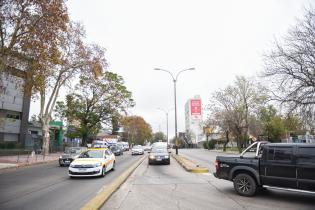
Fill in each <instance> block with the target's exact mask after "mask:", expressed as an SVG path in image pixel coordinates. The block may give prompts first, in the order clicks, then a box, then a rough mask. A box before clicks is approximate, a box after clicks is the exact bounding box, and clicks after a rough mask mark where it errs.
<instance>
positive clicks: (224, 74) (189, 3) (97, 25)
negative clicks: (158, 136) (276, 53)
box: [31, 0, 314, 136]
mask: <svg viewBox="0 0 315 210" xmlns="http://www.w3.org/2000/svg"><path fill="white" fill-rule="evenodd" d="M311 2H312V1H311V0H260V1H258V0H256V1H255V0H247V1H245V0H238V1H235V0H229V1H228V0H226V1H225V0H217V1H211V0H204V1H201V0H156V1H153V0H132V1H131V0H106V1H105V0H89V1H87V0H68V3H67V5H68V9H69V13H70V16H71V19H72V20H75V21H80V22H81V23H83V24H84V26H85V29H86V32H87V33H86V35H87V36H86V39H87V41H88V42H90V43H97V44H99V45H101V46H103V47H105V48H106V49H107V52H106V58H107V60H108V63H109V68H108V70H109V71H113V72H115V73H118V74H119V75H121V76H123V78H124V79H125V82H126V86H127V87H128V89H129V90H131V91H132V93H133V98H134V99H135V102H136V107H135V108H133V109H132V110H130V113H131V114H134V115H139V116H142V117H143V118H144V119H145V120H146V121H147V122H148V123H150V124H151V126H152V128H153V130H154V131H159V130H161V131H163V132H165V133H166V116H165V114H164V113H163V112H161V111H159V110H157V108H162V109H169V108H172V107H174V97H173V94H174V93H173V82H172V80H171V77H170V75H168V74H167V73H165V72H161V71H153V69H154V68H157V67H158V68H163V69H167V70H169V71H171V72H173V73H174V74H176V73H177V72H178V71H180V70H183V69H186V68H190V67H194V68H196V71H188V72H184V73H183V74H181V76H180V77H179V79H178V83H177V101H178V103H177V104H178V131H184V129H185V127H184V126H185V117H184V105H185V103H186V101H187V100H188V99H189V98H191V97H193V96H194V95H200V96H201V98H202V101H203V105H204V106H205V105H206V104H207V103H208V100H209V97H210V95H211V93H212V92H213V91H216V90H218V89H220V88H224V87H225V86H226V85H228V84H231V83H232V82H233V80H234V79H235V76H236V75H244V76H248V77H250V76H255V75H257V73H259V72H260V71H262V69H263V62H262V54H263V53H264V52H266V51H268V49H270V48H271V47H272V43H273V41H274V40H275V38H277V39H281V37H282V36H284V35H285V34H286V32H287V30H288V29H289V28H290V27H291V26H293V25H294V24H295V23H296V19H297V18H301V17H302V16H303V14H304V11H305V10H304V9H305V7H307V8H308V7H309V6H310V5H312V4H311ZM313 6H314V4H313ZM63 94H64V93H63ZM37 111H38V105H36V103H32V106H31V114H34V113H35V114H38V113H37ZM204 118H205V116H204ZM169 125H170V126H169V130H170V136H174V112H171V113H170V116H169Z"/></svg>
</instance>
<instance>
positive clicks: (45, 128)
mask: <svg viewBox="0 0 315 210" xmlns="http://www.w3.org/2000/svg"><path fill="white" fill-rule="evenodd" d="M42 133H43V134H42V135H43V154H44V155H48V154H49V142H50V133H49V121H47V120H45V119H44V120H42Z"/></svg>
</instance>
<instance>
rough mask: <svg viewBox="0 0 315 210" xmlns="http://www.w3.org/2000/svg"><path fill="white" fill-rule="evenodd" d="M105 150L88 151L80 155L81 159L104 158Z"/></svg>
mask: <svg viewBox="0 0 315 210" xmlns="http://www.w3.org/2000/svg"><path fill="white" fill-rule="evenodd" d="M102 157H103V150H88V151H86V152H83V153H82V154H81V155H80V158H102Z"/></svg>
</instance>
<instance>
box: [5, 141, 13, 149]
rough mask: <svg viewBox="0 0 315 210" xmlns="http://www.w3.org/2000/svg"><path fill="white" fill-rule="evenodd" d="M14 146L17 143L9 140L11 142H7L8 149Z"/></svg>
mask: <svg viewBox="0 0 315 210" xmlns="http://www.w3.org/2000/svg"><path fill="white" fill-rule="evenodd" d="M14 148H15V143H13V142H9V143H8V144H7V149H14Z"/></svg>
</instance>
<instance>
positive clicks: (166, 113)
mask: <svg viewBox="0 0 315 210" xmlns="http://www.w3.org/2000/svg"><path fill="white" fill-rule="evenodd" d="M157 109H158V110H160V111H163V112H164V113H165V115H166V139H167V145H169V141H168V113H169V112H170V111H171V110H172V109H173V108H171V109H169V110H167V111H165V110H164V109H161V108H157Z"/></svg>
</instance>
